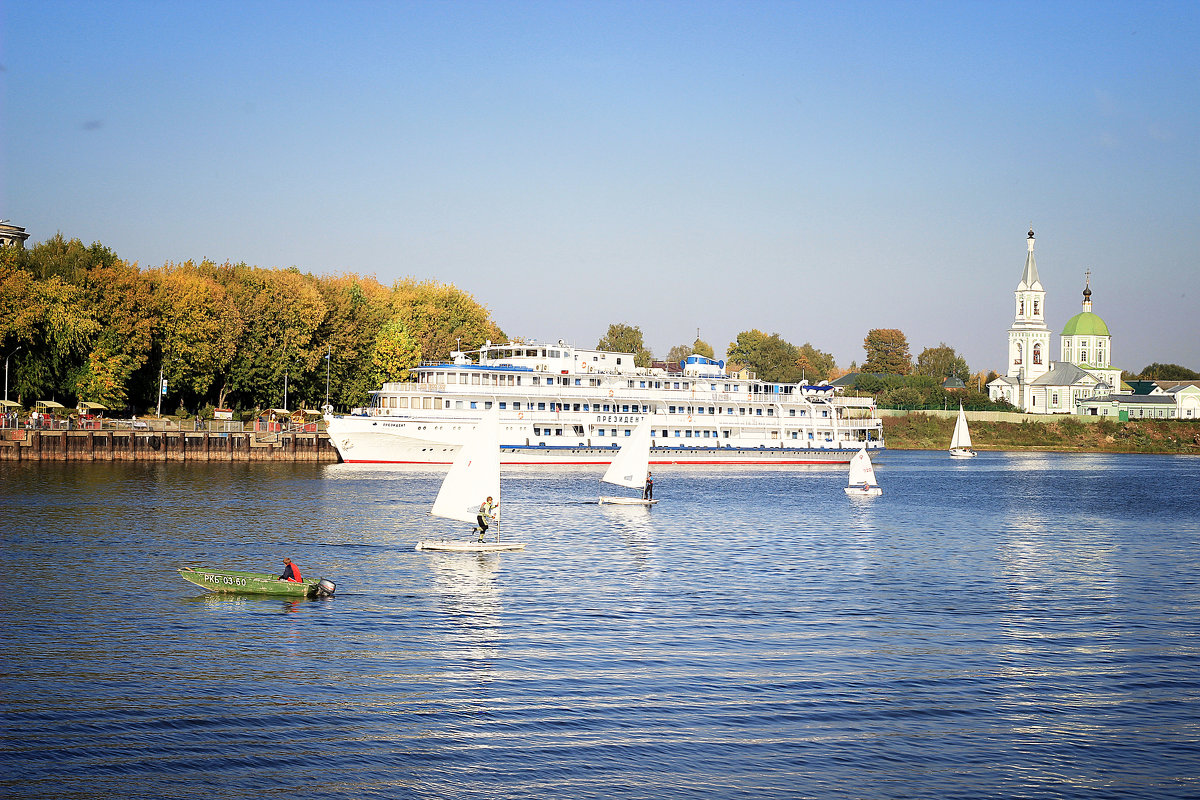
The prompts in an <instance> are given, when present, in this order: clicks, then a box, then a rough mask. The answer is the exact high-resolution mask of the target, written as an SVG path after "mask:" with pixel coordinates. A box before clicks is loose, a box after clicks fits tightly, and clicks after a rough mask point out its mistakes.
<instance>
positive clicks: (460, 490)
mask: <svg viewBox="0 0 1200 800" xmlns="http://www.w3.org/2000/svg"><path fill="white" fill-rule="evenodd" d="M488 497H491V498H492V499H493V501H494V502H496V503H499V502H500V412H499V411H497V410H496V409H495V408H493V409H492V410H491V411H488V412H486V413H485V414H484V415H483V419H481V420H480V421H479V424H478V425H476V426H475V430H474V431H473V432H472V433H471V434H470V435H469V436H468V437H467V441H466V443H465V444H464V445H463V446H462V447H461V448H460V449H459V451H458V455H457V456H455V457H454V463H453V464H452V465H451V466H450V471H449V472H447V473H446V478H445V480H443V481H442V488H441V489H440V490H439V491H438V494H437V499H435V500H434V501H433V509H432V510H431V511H430V512H429V513H431V514H433V515H434V516H435V517H444V518H445V519H454V520H458V521H459V522H469V523H471V524H474V523H475V516H476V515H477V514H478V513H479V505H480V504H481V503H483V502H484V501H485V500H487V499H488Z"/></svg>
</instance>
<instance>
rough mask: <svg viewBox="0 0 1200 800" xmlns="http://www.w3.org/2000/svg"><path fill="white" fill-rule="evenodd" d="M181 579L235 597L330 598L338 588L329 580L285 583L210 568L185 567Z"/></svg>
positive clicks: (255, 575)
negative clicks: (228, 593)
mask: <svg viewBox="0 0 1200 800" xmlns="http://www.w3.org/2000/svg"><path fill="white" fill-rule="evenodd" d="M179 576H180V577H181V578H183V579H184V580H185V581H188V582H189V583H194V584H196V585H197V586H203V587H204V588H205V589H208V590H209V591H210V592H232V593H235V594H269V595H276V596H280V597H331V596H332V595H333V592H334V589H335V588H337V587H336V586H335V585H334V583H333V581H331V580H329V579H328V578H320V579H317V580H313V579H311V578H309V579H306V580H304V581H301V582H297V581H282V580H280V579H279V578H277V577H275V576H274V575H264V574H262V573H260V572H234V571H233V570H228V569H209V568H208V567H184V568H183V569H181V570H179Z"/></svg>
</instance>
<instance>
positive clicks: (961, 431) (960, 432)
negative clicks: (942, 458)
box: [950, 403, 971, 450]
mask: <svg viewBox="0 0 1200 800" xmlns="http://www.w3.org/2000/svg"><path fill="white" fill-rule="evenodd" d="M970 447H971V432H970V431H969V430H967V414H966V412H965V411H963V407H962V403H959V404H958V421H957V422H955V423H954V435H953V436H951V437H950V449H951V450H968V449H970Z"/></svg>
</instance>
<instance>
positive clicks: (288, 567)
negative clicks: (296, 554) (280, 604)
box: [279, 558, 304, 583]
mask: <svg viewBox="0 0 1200 800" xmlns="http://www.w3.org/2000/svg"><path fill="white" fill-rule="evenodd" d="M279 580H281V581H291V582H292V583H303V582H304V578H302V577H300V570H299V569H297V568H296V565H295V564H293V563H292V560H291V559H290V558H285V559H284V560H283V574H282V575H280V576H279Z"/></svg>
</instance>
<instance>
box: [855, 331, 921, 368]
mask: <svg viewBox="0 0 1200 800" xmlns="http://www.w3.org/2000/svg"><path fill="white" fill-rule="evenodd" d="M863 349H865V350H866V351H867V360H866V361H865V362H864V363H863V365H862V371H863V372H876V373H886V374H889V375H907V374H908V373H910V372H912V356H911V355H910V354H909V352H908V339H907V338H906V337H905V335H904V334H903V333H902V332H901V331H899V330H896V329H895V328H874V329H872V330H870V331H868V332H867V338H866V339H864V340H863Z"/></svg>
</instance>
